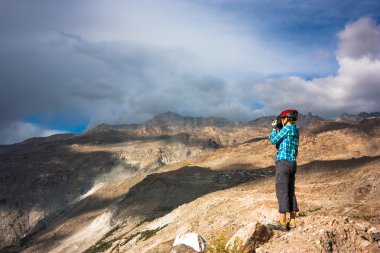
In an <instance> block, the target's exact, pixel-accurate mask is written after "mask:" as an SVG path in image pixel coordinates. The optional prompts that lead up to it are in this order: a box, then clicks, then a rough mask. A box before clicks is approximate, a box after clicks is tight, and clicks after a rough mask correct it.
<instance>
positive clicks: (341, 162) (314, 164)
mask: <svg viewBox="0 0 380 253" xmlns="http://www.w3.org/2000/svg"><path fill="white" fill-rule="evenodd" d="M165 117H168V118H169V120H168V121H165V120H163V118H160V117H158V120H157V119H156V120H157V121H158V122H159V123H157V122H156V123H152V122H150V123H147V124H142V125H122V126H108V125H100V126H98V127H96V128H94V129H92V130H90V131H88V132H86V133H84V134H82V135H57V136H53V137H48V138H36V139H32V140H27V141H25V142H23V143H19V144H15V145H10V146H2V147H0V216H1V217H2V219H1V221H0V245H1V247H2V250H3V251H5V252H12V251H14V252H18V251H22V252H82V251H85V250H88V252H105V251H108V252H117V250H120V251H121V252H143V251H147V250H148V249H150V250H153V251H152V252H155V251H154V247H156V246H157V247H159V245H160V244H161V243H165V242H167V241H170V240H173V239H174V237H175V236H176V234H177V233H179V232H181V231H183V232H186V231H187V230H196V232H198V233H201V234H202V236H204V237H205V238H206V239H207V240H212V239H213V238H214V237H215V236H217V235H219V234H221V233H225V234H229V233H233V231H234V230H235V229H236V230H238V229H239V228H240V227H242V226H244V222H245V221H247V220H253V221H258V220H257V219H260V220H259V221H260V222H262V223H265V222H269V221H270V220H271V219H273V218H275V217H276V216H275V215H276V210H275V199H274V198H275V196H274V195H273V189H272V187H273V178H272V177H273V174H274V167H273V164H274V157H275V148H274V147H273V146H271V145H270V144H269V143H268V140H267V135H268V132H269V129H268V128H260V127H257V126H249V125H248V126H247V125H240V124H237V125H236V124H235V123H234V124H230V123H228V122H227V123H226V125H227V127H226V125H224V124H222V126H217V125H218V124H219V123H215V122H214V120H210V121H208V120H206V121H207V123H204V122H203V121H204V119H197V120H195V121H194V120H193V119H191V118H190V119H183V118H181V117H180V118H179V119H178V116H176V115H173V114H167V115H165V116H164V118H165ZM173 117H174V119H173ZM199 120H200V122H201V123H199ZM175 121H176V122H177V123H174V122H175ZM165 122H170V124H169V123H165ZM178 122H179V123H178ZM194 122H196V123H194ZM202 122H203V123H202ZM210 122H211V123H210ZM212 122H214V123H212ZM217 122H221V121H217ZM308 122H309V124H308V125H307V126H305V127H304V128H303V129H302V131H301V145H300V150H299V159H298V163H299V165H300V177H299V179H300V180H299V182H300V184H298V187H299V188H298V190H299V194H300V197H301V199H300V201H301V205H302V209H303V212H304V215H306V216H307V219H306V220H305V221H304V222H305V224H306V223H307V224H306V225H305V226H306V227H307V226H309V225H310V226H312V225H311V224H312V221H311V220H312V218H313V215H314V213H316V214H321V215H324V214H326V215H327V214H328V215H333V216H334V215H337V214H339V213H345V215H347V216H349V217H350V218H351V219H356V220H358V219H359V220H363V219H364V220H365V221H366V222H368V223H369V224H370V225H371V226H377V225H378V224H380V222H379V217H378V215H376V213H378V211H379V210H380V207H379V206H378V203H377V202H376V201H373V200H372V198H375V196H376V194H378V193H377V192H376V189H377V188H376V185H378V184H379V182H378V178H379V177H377V176H376V175H377V174H376V173H378V171H379V164H380V163H379V158H378V157H379V155H380V153H379V150H380V146H379V145H380V128H379V126H380V124H379V123H380V122H379V119H377V118H372V119H366V120H363V121H359V122H333V121H315V122H313V123H310V121H308ZM354 179H355V180H354ZM353 180H354V181H353ZM326 182H328V184H327V183H326ZM241 184H243V185H241ZM240 185H241V186H240ZM327 192H329V194H327ZM352 197H354V198H356V201H362V202H363V203H362V202H360V203H362V204H363V205H361V206H352V203H353V200H352V199H351V198H352ZM321 200H323V201H321ZM225 210H229V212H225ZM355 217H356V218H355ZM255 219H256V220H255ZM308 222H309V223H308ZM314 225H315V224H314ZM297 233H298V232H297ZM299 233H301V234H302V233H303V231H301V232H299ZM279 236H280V237H279V238H280V239H281V240H280V239H279V240H280V241H282V240H285V239H284V238H283V237H281V236H282V235H279ZM323 238H324V237H323ZM323 238H322V239H321V240H322V243H324V241H323V240H325V239H323ZM326 240H327V239H326ZM269 243H270V242H269ZM327 243H328V242H327ZM270 245H271V244H267V245H266V246H264V247H266V248H268V249H271V248H270ZM310 247H311V246H310ZM269 251H271V250H269ZM311 252H312V251H311Z"/></svg>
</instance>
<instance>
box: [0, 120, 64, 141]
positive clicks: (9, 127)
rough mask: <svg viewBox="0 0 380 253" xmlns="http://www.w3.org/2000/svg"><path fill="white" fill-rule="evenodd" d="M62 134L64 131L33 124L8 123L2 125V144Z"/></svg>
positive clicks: (0, 137)
mask: <svg viewBox="0 0 380 253" xmlns="http://www.w3.org/2000/svg"><path fill="white" fill-rule="evenodd" d="M60 133H63V131H59V130H52V129H45V128H42V127H39V126H37V125H34V124H31V123H25V122H18V121H14V122H7V124H6V125H4V124H3V125H2V131H1V132H0V140H1V143H0V144H12V143H16V142H20V141H23V140H25V139H28V138H31V137H46V136H51V135H54V134H60Z"/></svg>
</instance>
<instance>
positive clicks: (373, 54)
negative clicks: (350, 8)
mask: <svg viewBox="0 0 380 253" xmlns="http://www.w3.org/2000/svg"><path fill="white" fill-rule="evenodd" d="M338 37H339V39H340V45H339V50H338V57H348V58H352V59H360V58H362V57H368V58H370V59H374V60H376V59H380V43H379V41H380V29H379V27H378V26H377V25H376V23H375V21H374V20H372V19H371V18H369V17H364V18H361V19H359V20H358V21H356V22H353V23H350V24H348V25H347V26H346V28H345V29H344V30H343V31H342V32H340V33H339V34H338Z"/></svg>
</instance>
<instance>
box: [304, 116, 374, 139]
mask: <svg viewBox="0 0 380 253" xmlns="http://www.w3.org/2000/svg"><path fill="white" fill-rule="evenodd" d="M379 125H380V118H370V119H364V120H361V121H359V122H340V121H318V122H315V123H312V124H310V125H308V126H306V127H304V128H302V131H301V133H305V134H310V135H316V134H320V133H323V132H327V131H334V130H342V129H353V130H357V131H359V132H364V133H367V134H374V131H375V128H376V127H378V126H379Z"/></svg>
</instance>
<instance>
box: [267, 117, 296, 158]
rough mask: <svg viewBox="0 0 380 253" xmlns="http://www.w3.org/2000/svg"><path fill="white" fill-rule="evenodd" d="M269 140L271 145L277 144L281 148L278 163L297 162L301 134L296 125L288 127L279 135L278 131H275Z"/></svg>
mask: <svg viewBox="0 0 380 253" xmlns="http://www.w3.org/2000/svg"><path fill="white" fill-rule="evenodd" d="M269 139H270V143H271V144H273V145H274V144H276V145H278V147H279V148H278V152H277V158H276V160H277V161H278V160H287V161H290V162H296V158H297V154H298V144H299V132H298V129H297V126H296V125H294V124H291V125H286V126H284V127H283V128H282V129H281V130H280V131H279V132H278V133H277V131H276V129H273V130H272V132H271V134H270V136H269Z"/></svg>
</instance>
